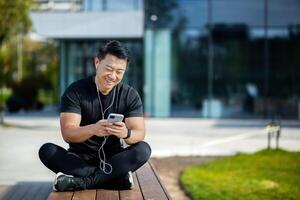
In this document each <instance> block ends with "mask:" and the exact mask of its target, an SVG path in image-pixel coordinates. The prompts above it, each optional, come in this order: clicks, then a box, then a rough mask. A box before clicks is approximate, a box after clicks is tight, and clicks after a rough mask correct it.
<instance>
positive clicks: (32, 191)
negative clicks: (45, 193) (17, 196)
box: [22, 183, 41, 200]
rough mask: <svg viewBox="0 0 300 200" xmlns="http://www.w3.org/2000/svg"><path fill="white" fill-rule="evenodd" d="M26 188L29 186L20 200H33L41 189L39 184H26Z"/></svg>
mask: <svg viewBox="0 0 300 200" xmlns="http://www.w3.org/2000/svg"><path fill="white" fill-rule="evenodd" d="M27 186H29V187H28V191H27V193H26V195H24V196H23V198H22V200H33V199H34V196H35V195H36V194H37V193H38V192H39V190H40V188H41V184H38V183H31V184H30V183H28V184H27Z"/></svg>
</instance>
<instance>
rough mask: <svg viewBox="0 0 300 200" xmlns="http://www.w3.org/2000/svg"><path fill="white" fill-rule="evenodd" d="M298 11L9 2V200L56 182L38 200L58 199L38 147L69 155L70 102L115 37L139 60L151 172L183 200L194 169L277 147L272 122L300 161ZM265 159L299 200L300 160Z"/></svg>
mask: <svg viewBox="0 0 300 200" xmlns="http://www.w3.org/2000/svg"><path fill="white" fill-rule="evenodd" d="M299 11H300V1H299V0H0V124H2V126H0V199H1V198H2V197H1V195H2V196H5V197H4V198H6V199H18V198H13V197H14V196H13V195H15V190H14V188H13V185H14V186H16V187H17V188H19V189H20V188H22V187H19V184H22V183H24V182H25V183H28V184H27V185H28V188H31V186H32V185H37V184H40V182H45V181H46V182H45V183H46V184H45V188H44V190H41V191H44V194H43V195H44V198H39V199H47V196H48V194H49V193H50V191H51V184H52V181H53V178H54V173H52V172H51V171H50V170H48V169H47V168H46V167H44V166H43V165H42V163H41V162H40V160H39V157H38V149H39V148H40V146H41V145H42V144H44V143H46V142H52V143H55V144H58V145H60V146H62V147H64V148H68V145H67V143H65V142H64V141H63V139H62V137H61V135H60V125H59V102H60V96H61V95H62V93H63V92H64V90H65V89H66V88H67V87H68V85H70V84H71V83H72V82H74V81H76V80H78V79H81V78H84V77H86V76H89V75H91V74H93V73H94V66H93V57H94V56H95V55H96V53H97V51H98V49H99V47H100V46H102V45H103V44H105V43H106V42H107V41H108V40H113V39H117V40H120V41H121V42H123V43H125V44H126V45H127V46H128V48H129V49H130V51H131V62H130V64H129V67H128V68H127V71H126V75H125V78H124V82H126V83H128V84H130V85H132V86H133V87H135V88H136V89H137V90H138V92H139V93H140V95H141V97H142V100H143V103H144V111H145V116H146V117H147V118H146V120H145V124H146V129H147V136H146V138H145V141H146V142H148V143H149V144H150V145H151V147H152V157H151V162H153V163H154V165H155V167H156V169H158V173H159V176H160V177H161V179H162V181H163V183H164V184H166V187H167V189H168V191H169V192H170V194H171V195H172V197H173V198H174V199H176V200H187V199H189V197H187V196H186V191H189V190H188V189H189V188H188V187H186V188H185V189H186V190H185V192H184V191H183V190H182V185H184V184H183V183H184V181H183V182H182V180H181V183H179V179H180V175H181V174H182V172H183V171H185V170H184V169H185V168H186V167H187V166H189V165H191V164H196V163H197V164H201V163H206V162H209V161H211V160H216V159H222V158H223V157H227V156H232V155H236V154H237V156H238V155H239V154H240V153H241V152H242V153H253V152H257V151H258V150H261V149H264V148H266V147H267V144H268V143H267V137H268V136H267V133H266V131H265V130H266V129H265V127H266V125H267V124H268V123H269V122H270V121H271V119H274V120H275V122H276V123H277V122H278V123H279V125H281V127H280V128H282V129H280V131H279V132H277V133H278V137H277V139H279V137H280V142H279V147H280V148H283V149H285V150H289V151H299V150H300V135H299V132H300V123H299V119H300V12H299ZM246 119H247V120H246ZM148 133H149V134H148ZM279 133H280V134H279ZM274 137H275V136H274ZM274 137H272V138H271V137H270V138H271V140H272V142H271V146H273V147H274V146H275V138H274ZM264 153H266V154H267V155H266V157H267V158H268V159H267V161H268V162H267V163H262V164H254V165H253V166H254V167H255V166H256V165H257V166H258V167H259V166H267V167H270V166H271V164H274V165H276V164H280V165H282V166H280V167H278V171H276V170H275V171H274V170H272V169H271V168H268V169H267V172H272V173H274V174H275V175H276V174H279V175H281V174H282V173H281V172H282V171H284V172H286V169H293V171H289V172H286V173H285V174H287V175H288V177H287V178H284V180H283V181H281V180H279V181H277V180H275V179H276V178H277V177H276V176H275V175H274V176H273V174H271V173H265V172H264V173H263V174H269V175H270V174H271V175H270V177H267V178H266V179H267V182H263V183H262V184H261V185H262V186H264V185H266V184H265V183H267V185H270V184H271V185H272V186H274V187H275V186H276V187H277V186H278V185H280V187H278V188H283V189H285V188H286V187H285V186H282V185H281V184H283V183H284V182H287V180H288V181H289V182H290V183H291V184H290V185H289V186H288V187H289V188H291V190H286V192H285V193H282V194H283V196H284V197H283V198H282V199H299V196H300V193H299V192H298V191H299V188H297V185H299V184H298V182H299V181H298V182H297V180H300V179H299V153H294V152H290V153H282V151H281V150H278V151H277V150H275V151H274V152H273V153H274V155H275V156H277V157H276V158H277V159H278V160H276V159H274V160H273V157H270V155H271V154H269V152H268V151H261V153H260V154H258V157H260V155H261V154H264ZM271 153H272V152H271ZM277 153H279V155H277ZM283 154H291V155H292V156H291V157H290V160H289V162H287V160H286V159H285V157H284V155H283ZM254 160H256V161H257V163H259V158H255V159H254ZM269 161H270V162H269ZM248 163H253V162H252V161H251V162H246V164H247V167H245V168H244V169H245V170H246V169H249V168H248ZM170 166H172V167H170ZM220 166H221V168H223V164H221V165H220ZM241 166H244V165H243V164H241V162H240V161H238V164H237V168H238V169H240V168H241ZM245 166H246V165H245ZM253 166H252V167H253ZM291 166H294V168H293V167H291ZM275 167H277V166H275ZM242 168H243V167H242ZM276 169H277V168H276ZM280 170H281V171H280ZM218 172H222V170H218ZM255 173H256V172H255ZM204 174H209V173H206V172H205V173H204ZM243 174H251V173H248V172H247V171H246V172H243ZM192 177H196V179H197V180H204V179H203V177H201V178H197V176H194V175H193V176H192ZM215 177H216V183H224V184H225V185H228V186H231V185H232V186H234V187H235V186H236V185H240V182H239V181H236V180H233V182H231V183H228V182H223V181H220V179H219V178H220V176H219V175H216V176H215ZM224 177H240V176H232V174H230V175H229V176H227V175H226V174H225V175H224ZM274 177H275V178H274ZM258 179H261V177H259V178H258ZM269 179H270V180H272V181H275V182H274V183H273V182H270V181H269ZM249 180H250V181H251V180H252V179H249ZM294 180H295V181H294ZM242 182H243V183H244V182H245V181H242ZM277 182H278V184H277ZM213 183H214V182H213ZM246 183H247V181H246ZM279 183H280V184H279ZM185 184H186V183H185ZM251 184H252V183H251ZM276 184H277V185H276ZM186 185H188V184H186ZM191 185H192V186H194V185H195V184H191ZM212 185H217V184H212ZM254 185H255V184H254ZM10 188H13V189H10ZM33 188H34V187H33ZM245 188H246V190H244V189H245ZM245 188H243V189H241V190H240V191H247V189H248V188H249V187H248V185H246V187H245ZM257 188H259V187H257ZM257 188H254V189H253V191H260V190H257ZM196 190H198V188H196ZM7 191H11V192H7ZM22 191H23V192H25V191H27V189H26V190H25V189H22ZM199 191H203V190H199ZM220 191H222V190H217V193H218V194H222V195H223V194H225V193H220ZM232 191H233V193H236V194H237V198H242V199H243V197H241V196H240V194H239V193H238V192H237V191H238V190H237V189H235V190H232ZM262 191H264V188H263V190H262ZM295 191H296V192H295ZM279 193H280V192H279ZM19 194H21V193H16V195H19ZM24 194H25V193H24ZM28 194H30V192H28ZM203 194H205V193H203ZM262 194H264V193H262ZM280 194H281V193H280ZM251 195H252V194H251V193H250V196H251ZM270 195H274V196H275V197H274V198H270V199H279V198H278V197H277V196H276V195H277V193H275V192H270ZM293 195H294V196H296V197H295V198H294V196H293ZM24 198H25V199H26V198H28V199H32V198H31V197H30V196H28V197H24ZM24 198H23V195H21V196H20V199H24ZM194 199H197V198H194ZM208 199H212V198H208ZM217 199H221V198H217ZM228 199H236V198H228ZM250 199H254V198H252V196H251V198H250ZM257 199H267V198H265V196H264V197H263V198H257Z"/></svg>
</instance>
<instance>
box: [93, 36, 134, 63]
mask: <svg viewBox="0 0 300 200" xmlns="http://www.w3.org/2000/svg"><path fill="white" fill-rule="evenodd" d="M107 54H111V55H113V56H116V57H117V58H119V59H123V60H126V61H127V64H128V63H129V50H128V49H127V48H126V47H125V46H124V45H123V44H122V43H121V42H119V41H117V40H111V41H108V42H107V43H106V44H105V45H104V46H102V47H101V48H100V49H99V51H98V54H97V57H98V58H99V59H100V60H102V59H104V58H105V56H106V55H107Z"/></svg>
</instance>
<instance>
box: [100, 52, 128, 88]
mask: <svg viewBox="0 0 300 200" xmlns="http://www.w3.org/2000/svg"><path fill="white" fill-rule="evenodd" d="M95 66H96V81H97V84H98V87H99V89H100V91H101V92H102V93H103V94H108V93H109V92H110V91H111V90H112V89H113V87H114V86H115V85H117V84H118V83H120V82H121V80H122V79H123V76H124V73H125V70H126V66H127V60H124V59H120V58H118V57H116V56H113V55H111V54H107V55H106V56H105V58H104V59H102V60H100V59H99V58H97V57H96V58H95Z"/></svg>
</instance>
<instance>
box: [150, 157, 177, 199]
mask: <svg viewBox="0 0 300 200" xmlns="http://www.w3.org/2000/svg"><path fill="white" fill-rule="evenodd" d="M149 165H150V166H151V168H152V170H153V172H154V175H155V176H156V178H157V180H158V182H159V183H160V186H161V187H162V188H163V190H164V192H165V194H166V196H167V197H168V199H172V197H171V196H170V194H169V193H168V190H167V189H166V187H165V186H164V184H163V183H162V181H161V179H160V178H159V176H158V173H157V172H156V170H155V168H154V167H153V164H152V162H150V161H149Z"/></svg>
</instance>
